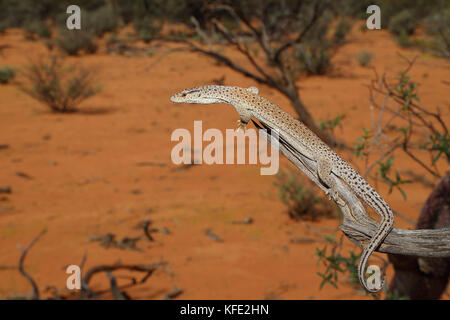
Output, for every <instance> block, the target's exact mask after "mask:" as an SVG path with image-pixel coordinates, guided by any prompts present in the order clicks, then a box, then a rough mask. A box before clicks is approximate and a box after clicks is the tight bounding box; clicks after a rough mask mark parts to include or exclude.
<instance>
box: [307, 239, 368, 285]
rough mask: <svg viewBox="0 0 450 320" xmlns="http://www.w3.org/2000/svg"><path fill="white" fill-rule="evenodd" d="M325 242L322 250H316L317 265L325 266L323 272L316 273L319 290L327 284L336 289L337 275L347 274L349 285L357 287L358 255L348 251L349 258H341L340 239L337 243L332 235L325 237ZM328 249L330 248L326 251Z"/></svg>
mask: <svg viewBox="0 0 450 320" xmlns="http://www.w3.org/2000/svg"><path fill="white" fill-rule="evenodd" d="M325 241H326V244H325V246H324V247H323V248H322V249H319V248H316V256H317V258H318V261H317V263H318V264H320V263H322V264H323V265H324V266H325V272H323V273H322V272H317V274H318V275H319V277H321V278H322V282H321V283H320V289H322V288H323V286H324V285H325V284H327V283H328V284H330V285H332V286H333V287H335V288H337V287H338V279H339V274H342V275H345V274H348V277H349V279H350V283H351V284H352V285H353V286H354V287H359V279H358V259H359V257H360V255H358V254H355V253H354V252H353V251H351V250H350V251H348V253H349V256H343V255H342V254H341V249H342V238H341V241H340V242H339V243H338V242H337V241H336V240H335V235H334V234H332V235H330V236H325ZM329 247H331V248H330V250H329V251H328V249H329Z"/></svg>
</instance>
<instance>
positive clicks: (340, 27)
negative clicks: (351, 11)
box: [333, 19, 352, 44]
mask: <svg viewBox="0 0 450 320" xmlns="http://www.w3.org/2000/svg"><path fill="white" fill-rule="evenodd" d="M351 28H352V26H351V24H350V23H349V22H348V21H347V20H345V19H340V20H339V22H338V24H337V25H336V29H335V31H334V34H333V41H334V43H336V44H342V43H343V42H344V40H345V37H346V36H347V34H348V33H349V31H350V30H351Z"/></svg>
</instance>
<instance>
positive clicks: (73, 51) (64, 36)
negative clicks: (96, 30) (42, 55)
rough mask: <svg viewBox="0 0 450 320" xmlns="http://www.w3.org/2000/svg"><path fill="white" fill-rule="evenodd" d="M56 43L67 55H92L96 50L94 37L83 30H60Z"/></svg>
mask: <svg viewBox="0 0 450 320" xmlns="http://www.w3.org/2000/svg"><path fill="white" fill-rule="evenodd" d="M56 43H57V45H58V47H59V48H61V49H62V50H63V51H64V52H65V53H67V54H69V55H78V54H79V53H80V52H84V53H94V52H96V51H97V48H98V47H97V44H96V43H95V37H94V35H93V34H92V33H90V32H87V31H83V30H67V29H61V30H60V32H59V35H58V38H57V39H56Z"/></svg>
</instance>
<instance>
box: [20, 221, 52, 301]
mask: <svg viewBox="0 0 450 320" xmlns="http://www.w3.org/2000/svg"><path fill="white" fill-rule="evenodd" d="M46 232H47V231H46V230H45V229H44V230H42V231H41V232H40V233H39V234H38V235H37V236H36V237H35V238H34V239H33V240H31V242H30V243H29V244H28V246H26V247H25V249H23V250H22V255H21V256H20V259H19V266H18V269H19V272H20V273H21V274H22V275H23V276H24V277H25V278H26V279H27V280H28V281H29V282H30V284H31V286H32V287H33V295H32V296H31V299H33V300H38V299H39V288H38V286H37V284H36V282H35V281H34V279H33V278H32V277H31V276H30V275H29V274H28V273H27V272H26V271H25V269H24V267H23V264H24V262H25V258H26V256H27V253H28V251H30V249H31V247H32V246H33V245H34V244H35V243H36V242H37V241H38V240H39V239H40V238H41V237H42V236H43V235H44V234H45V233H46Z"/></svg>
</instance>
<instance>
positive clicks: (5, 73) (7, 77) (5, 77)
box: [0, 66, 16, 84]
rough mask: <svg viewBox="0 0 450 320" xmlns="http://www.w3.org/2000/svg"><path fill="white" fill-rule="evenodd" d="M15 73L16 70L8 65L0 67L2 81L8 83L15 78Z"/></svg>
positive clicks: (0, 81) (0, 79)
mask: <svg viewBox="0 0 450 320" xmlns="http://www.w3.org/2000/svg"><path fill="white" fill-rule="evenodd" d="M15 75H16V72H15V70H14V69H13V68H10V67H8V66H4V67H2V68H0V83H2V84H7V83H8V82H10V81H11V80H12V79H13V78H14V76H15Z"/></svg>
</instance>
